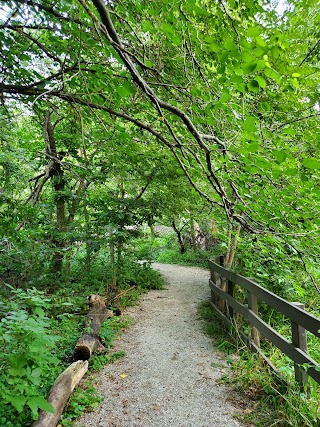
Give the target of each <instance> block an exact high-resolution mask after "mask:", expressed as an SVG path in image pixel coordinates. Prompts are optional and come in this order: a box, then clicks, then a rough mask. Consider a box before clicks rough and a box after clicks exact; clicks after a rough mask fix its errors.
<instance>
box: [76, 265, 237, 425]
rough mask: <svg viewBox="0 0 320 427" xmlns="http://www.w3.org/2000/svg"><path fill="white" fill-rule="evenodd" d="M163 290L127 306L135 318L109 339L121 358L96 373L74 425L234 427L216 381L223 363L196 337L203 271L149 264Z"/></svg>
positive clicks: (205, 293)
mask: <svg viewBox="0 0 320 427" xmlns="http://www.w3.org/2000/svg"><path fill="white" fill-rule="evenodd" d="M154 268H156V269H157V270H159V271H160V272H161V273H162V274H163V276H164V277H165V279H166V281H167V285H166V289H165V290H162V291H151V292H149V293H148V294H146V295H145V296H144V297H143V298H142V300H141V303H140V304H139V306H137V307H133V308H130V309H128V310H127V314H128V315H129V316H130V317H133V319H134V321H135V323H134V325H133V326H131V327H130V328H129V329H128V330H127V331H126V333H125V334H124V335H122V336H121V337H120V339H119V340H118V341H117V342H116V343H115V346H114V351H120V350H124V351H125V352H126V356H125V357H124V358H122V359H120V360H118V361H117V362H115V363H114V364H112V365H108V366H106V367H105V368H104V369H103V370H102V371H100V372H99V374H98V375H97V377H96V385H97V388H98V390H99V392H100V393H102V394H103V396H104V398H105V399H104V401H103V403H102V405H101V406H100V407H99V408H98V409H96V410H95V412H92V413H87V414H85V415H84V416H83V417H82V418H81V419H80V420H79V421H78V423H76V426H77V427H78V426H86V427H89V426H95V427H169V426H170V427H240V426H241V425H242V424H240V423H239V422H238V421H236V420H235V419H234V418H233V416H232V414H234V413H235V412H239V408H238V409H237V408H235V407H234V406H232V404H231V403H230V400H229V399H228V396H230V394H231V393H232V392H230V390H228V388H227V387H226V386H224V385H220V384H218V383H217V381H216V380H217V379H219V378H220V377H221V376H222V375H223V374H224V373H225V370H226V368H225V366H226V362H225V360H224V359H223V357H222V356H221V355H219V354H216V353H214V350H213V348H212V342H211V340H210V338H209V337H207V336H206V335H204V333H203V329H202V321H201V320H199V319H198V316H197V307H198V305H199V303H200V302H202V301H205V300H208V298H209V293H210V292H209V286H208V279H209V272H208V271H207V270H205V269H201V268H194V267H182V266H178V265H164V264H158V263H155V264H154Z"/></svg>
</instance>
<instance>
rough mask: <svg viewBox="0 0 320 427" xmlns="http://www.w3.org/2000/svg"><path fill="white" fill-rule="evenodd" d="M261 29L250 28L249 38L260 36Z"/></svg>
mask: <svg viewBox="0 0 320 427" xmlns="http://www.w3.org/2000/svg"><path fill="white" fill-rule="evenodd" d="M260 32H261V31H260V28H259V27H250V28H249V29H248V31H247V35H248V37H256V36H258V35H259V34H260Z"/></svg>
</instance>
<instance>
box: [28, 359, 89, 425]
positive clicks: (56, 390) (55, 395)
mask: <svg viewBox="0 0 320 427" xmlns="http://www.w3.org/2000/svg"><path fill="white" fill-rule="evenodd" d="M87 370H88V361H87V360H78V361H77V362H74V363H72V365H70V366H69V367H68V368H67V369H66V370H65V371H64V372H62V374H60V375H59V377H58V378H57V379H56V381H55V382H54V384H53V386H52V387H51V390H50V392H49V395H48V399H47V400H48V402H49V403H51V405H52V406H53V407H54V409H55V412H54V414H51V413H49V412H46V411H40V414H39V418H38V420H37V421H36V422H35V423H34V424H33V427H55V426H56V425H57V424H58V421H59V419H60V417H61V414H62V412H63V409H64V407H65V405H66V403H67V401H68V399H69V397H70V396H71V394H72V392H73V390H74V388H75V387H76V386H77V385H78V384H79V382H80V380H81V378H82V377H83V376H84V374H85V373H86V372H87Z"/></svg>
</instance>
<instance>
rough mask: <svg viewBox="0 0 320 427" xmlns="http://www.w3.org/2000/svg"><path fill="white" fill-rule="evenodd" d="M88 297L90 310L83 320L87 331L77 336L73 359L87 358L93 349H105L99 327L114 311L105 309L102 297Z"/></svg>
mask: <svg viewBox="0 0 320 427" xmlns="http://www.w3.org/2000/svg"><path fill="white" fill-rule="evenodd" d="M88 299H89V307H90V308H91V310H90V311H89V313H88V314H87V316H86V320H85V331H87V332H86V333H84V334H83V335H82V336H81V337H80V338H79V340H78V342H77V344H76V346H75V349H74V360H89V359H90V357H91V355H92V353H93V352H94V351H105V350H106V349H105V347H104V346H103V345H102V344H101V342H100V338H99V334H100V329H101V326H102V324H103V322H104V321H105V320H106V319H109V318H110V317H112V316H114V313H113V312H112V311H111V310H108V309H107V307H106V305H105V302H104V298H103V297H101V296H99V295H90V296H89V298H88Z"/></svg>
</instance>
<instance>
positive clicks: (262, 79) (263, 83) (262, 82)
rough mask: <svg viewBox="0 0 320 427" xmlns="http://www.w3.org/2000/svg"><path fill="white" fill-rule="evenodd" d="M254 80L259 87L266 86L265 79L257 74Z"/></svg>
mask: <svg viewBox="0 0 320 427" xmlns="http://www.w3.org/2000/svg"><path fill="white" fill-rule="evenodd" d="M255 81H256V82H258V84H259V86H260V87H261V88H265V87H266V86H267V82H266V81H265V79H264V78H263V77H261V76H257V77H255Z"/></svg>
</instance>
